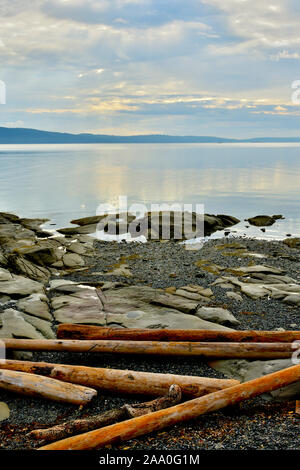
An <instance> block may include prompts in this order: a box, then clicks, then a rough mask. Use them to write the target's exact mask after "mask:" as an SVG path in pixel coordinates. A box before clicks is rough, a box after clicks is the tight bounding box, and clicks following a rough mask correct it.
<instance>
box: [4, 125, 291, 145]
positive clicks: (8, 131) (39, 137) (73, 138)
mask: <svg viewBox="0 0 300 470" xmlns="http://www.w3.org/2000/svg"><path fill="white" fill-rule="evenodd" d="M251 142H252V143H272V142H274V143H280V142H283V143H284V142H300V137H257V138H253V139H226V138H224V137H213V136H189V135H188V136H177V135H164V134H149V135H130V136H119V135H102V134H99V135H97V134H69V133H65V132H49V131H40V130H36V129H26V128H11V127H0V144H116V143H123V144H124V143H128V144H143V143H145V144H151V143H153V144H156V143H158V144H164V143H165V144H172V143H174V144H186V143H220V144H222V143H251Z"/></svg>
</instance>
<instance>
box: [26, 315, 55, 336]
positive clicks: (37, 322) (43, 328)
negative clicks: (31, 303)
mask: <svg viewBox="0 0 300 470" xmlns="http://www.w3.org/2000/svg"><path fill="white" fill-rule="evenodd" d="M20 313H21V312H20ZM21 315H22V317H23V318H24V320H25V321H26V322H27V323H30V325H32V326H33V327H34V328H35V329H36V330H37V331H38V332H40V333H41V334H42V335H43V337H44V338H46V339H55V338H56V336H55V334H54V332H53V330H52V328H51V323H50V322H49V321H47V320H42V319H41V318H37V317H36V316H32V315H27V314H26V313H21Z"/></svg>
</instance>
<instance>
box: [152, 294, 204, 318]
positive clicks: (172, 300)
mask: <svg viewBox="0 0 300 470" xmlns="http://www.w3.org/2000/svg"><path fill="white" fill-rule="evenodd" d="M151 303H153V304H159V305H162V306H164V307H171V308H175V309H176V310H179V311H180V312H183V313H190V314H193V313H195V312H196V309H197V306H198V303H199V302H197V301H193V300H190V299H184V298H181V297H179V296H176V295H172V294H157V295H156V296H155V297H154V299H153V300H152V301H151Z"/></svg>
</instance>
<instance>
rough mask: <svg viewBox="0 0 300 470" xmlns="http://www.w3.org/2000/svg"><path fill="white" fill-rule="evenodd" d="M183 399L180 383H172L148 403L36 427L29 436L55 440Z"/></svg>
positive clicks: (173, 403) (162, 407)
mask: <svg viewBox="0 0 300 470" xmlns="http://www.w3.org/2000/svg"><path fill="white" fill-rule="evenodd" d="M180 400H181V390H180V387H178V385H171V387H170V389H169V392H168V394H167V395H166V396H164V397H161V398H157V399H156V400H152V401H149V402H146V403H136V404H132V405H128V404H126V405H123V406H121V408H115V409H113V410H110V411H106V412H105V413H101V414H98V415H95V416H91V417H89V418H85V419H76V420H73V421H68V422H66V423H62V424H59V425H57V426H53V427H51V428H47V429H35V430H33V431H31V432H30V433H28V434H27V436H28V437H29V438H34V439H43V440H44V441H48V442H49V441H55V440H58V439H64V438H66V437H68V436H73V435H74V434H80V433H84V432H87V431H91V430H93V429H98V428H101V427H104V426H109V425H110V424H113V423H117V422H120V421H124V420H125V419H130V418H135V417H137V416H143V415H145V414H148V413H153V412H154V411H158V410H163V409H164V408H168V407H170V406H174V405H176V404H177V403H179V402H180Z"/></svg>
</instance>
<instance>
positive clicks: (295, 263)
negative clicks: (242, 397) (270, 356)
mask: <svg viewBox="0 0 300 470" xmlns="http://www.w3.org/2000/svg"><path fill="white" fill-rule="evenodd" d="M28 223H29V222H27V224H28ZM31 224H32V222H31ZM31 228H32V227H31ZM22 230H23V229H22ZM26 230H29V229H25V231H22V234H23V235H22V236H24V234H26V236H28V237H29V235H30V234H29V233H28V232H26ZM35 230H38V227H37V226H36V225H35ZM31 231H32V230H31ZM6 234H7V232H6ZM59 238H60V243H63V240H64V243H65V245H64V247H65V250H66V251H64V254H63V256H62V260H63V261H62V265H61V264H59V263H60V261H56V262H54V263H53V259H54V258H53V257H55V255H57V256H59V252H60V251H62V250H59V249H58V248H59V247H57V246H56V247H54V243H57V241H56V242H54V241H53V240H54V239H51V238H46V239H44V240H41V239H38V241H36V238H32V239H31V240H35V241H34V244H35V246H36V244H37V245H38V248H39V250H38V251H34V250H32V248H30V244H29V245H27V248H26V249H25V250H24V247H23V248H22V246H23V245H22V244H21V246H19V248H18V250H19V252H18V256H22V257H23V260H24V259H25V260H26V262H28V263H31V264H30V266H31V268H32V266H39V268H43V269H45V270H46V268H47V266H48V268H47V269H50V268H49V265H47V262H48V261H49V260H50V255H51V256H52V258H53V259H52V258H51V261H52V265H53V264H57V263H58V265H56V267H54V268H51V269H54V270H55V274H54V273H51V274H50V276H49V277H48V278H45V279H44V281H41V279H39V280H38V281H34V282H38V283H40V284H41V285H42V286H45V287H44V289H45V288H46V289H45V290H44V291H43V294H42V293H40V294H39V295H41V296H43V295H46V301H45V299H44V298H43V297H39V300H38V299H37V298H36V297H32V294H28V293H27V294H26V295H25V294H24V295H23V294H22V295H21V296H20V295H19V294H18V295H14V294H11V295H9V297H10V299H9V300H7V299H6V301H5V302H4V303H3V302H2V301H1V295H2V296H3V293H2V294H0V302H1V303H0V318H1V321H2V325H4V327H5V328H6V331H8V330H7V328H8V321H7V318H8V316H9V313H10V314H11V312H12V311H16V310H17V312H18V315H17V317H16V323H15V326H16V325H19V324H20V322H21V319H22V321H23V323H22V325H24V324H25V323H27V329H26V332H27V334H30V333H32V332H33V331H35V332H36V334H38V335H45V334H46V335H47V334H48V335H49V334H50V330H51V331H52V334H54V335H55V331H56V327H57V325H58V324H59V323H60V322H65V321H66V320H67V319H69V320H70V319H71V320H72V318H73V320H74V321H75V322H78V319H79V318H82V317H80V315H83V312H85V314H86V315H89V319H88V320H87V323H89V324H98V325H101V324H102V325H103V326H104V325H105V324H106V325H108V326H111V327H113V326H118V327H123V328H126V327H133V325H136V326H137V327H138V328H143V327H144V328H145V327H150V328H161V327H163V328H171V327H172V325H174V322H176V325H180V328H199V326H197V325H202V324H206V323H201V322H208V323H210V320H213V322H212V325H215V327H218V328H231V329H236V330H249V329H257V330H276V329H279V330H282V329H284V330H293V331H296V330H300V315H299V314H300V290H299V289H300V250H299V248H298V245H297V243H295V247H294V248H291V247H289V246H288V245H287V244H286V243H284V242H282V241H266V240H257V239H250V238H244V237H242V238H241V237H229V238H228V237H224V238H223V239H211V240H209V241H207V242H206V243H205V244H204V245H203V247H202V248H201V249H200V250H187V249H186V247H185V246H184V245H181V244H179V243H176V242H172V241H170V242H165V241H164V242H150V243H126V242H122V243H116V242H105V241H100V240H91V238H89V235H84V234H80V235H70V236H69V238H68V237H67V238H64V237H59ZM3 239H4V238H3V233H2V238H1V233H0V243H1V242H2V245H1V246H2V249H3ZM21 239H22V238H20V239H19V240H15V241H14V242H16V243H18V242H19V241H20V240H21ZM28 240H30V239H29V238H27V241H28ZM51 240H52V242H51V243H50V244H49V242H50V241H51ZM74 240H76V241H74ZM289 240H291V239H289ZM8 241H10V243H12V240H11V239H8V238H7V237H6V243H8ZM22 243H23V242H22ZM288 243H289V242H288ZM61 246H62V245H61ZM22 250H23V251H22ZM69 250H73V251H72V252H71V251H69ZM83 250H85V251H84V252H83ZM74 251H77V253H75V252H74ZM78 252H81V254H80V255H79V254H78ZM37 253H38V255H39V257H37ZM74 254H75V255H77V256H75V257H74V256H73V255H74ZM70 255H71V256H70ZM78 257H79V258H80V259H81V258H82V259H83V260H84V261H85V265H84V266H78V265H75V266H73V267H66V264H65V263H66V262H67V261H68V262H69V263H70V260H71V259H72V260H73V261H74V260H77V262H79V258H78ZM41 259H42V260H43V262H44V266H41V265H37V264H34V263H38V262H40V261H41ZM0 266H2V268H1V269H0V273H2V276H3V275H5V273H6V272H7V271H8V269H7V268H9V270H11V264H9V266H4V264H3V261H2V265H1V264H0ZM16 266H17V265H16ZM59 266H60V267H59ZM20 275H21V273H18V276H20ZM44 275H45V273H44ZM23 276H24V273H23ZM31 280H32V279H31ZM58 281H60V282H58ZM3 282H7V281H3ZM51 283H52V284H51ZM67 283H68V284H67ZM70 283H72V284H70ZM51 286H52V287H51ZM80 286H81V287H80ZM262 286H263V287H262ZM276 286H277V287H276ZM298 286H299V287H298ZM49 287H50V289H49ZM0 288H1V281H0ZM95 288H97V289H101V291H102V292H103V293H104V295H105V297H106V299H107V302H108V304H107V306H105V305H104V310H103V314H102V313H101V312H99V306H98V305H96V304H95V296H93V292H94V291H93V289H95ZM249 288H250V290H249ZM195 289H196V290H195ZM284 289H286V290H284ZM289 289H292V290H293V289H294V290H295V292H292V293H291V291H290V290H289ZM296 291H297V292H296ZM298 292H299V294H298ZM275 293H276V295H275ZM36 295H37V294H36ZM153 295H160V296H163V301H162V302H163V303H161V304H153V302H152V296H153ZM28 296H29V297H30V296H31V300H28ZM291 296H292V298H291ZM93 297H94V299H93ZM26 299H27V300H26ZM34 299H35V300H34ZM61 299H64V304H63V305H62V304H61ZM74 299H76V305H77V306H78V308H77V307H76V305H75V304H74ZM297 299H298V300H299V303H298V300H297ZM2 300H3V299H2ZM36 302H37V303H36ZM68 302H69V303H68ZM78 302H79V303H78ZM81 302H82V303H81ZM174 302H176V307H175V303H174ZM45 304H47V305H48V310H47V309H46V308H44V307H45ZM81 305H82V306H81ZM42 306H43V308H44V309H43V312H44V317H43V318H42V317H41V316H40V317H37V316H36V313H37V312H38V313H39V314H41V312H42V309H41V307H42ZM97 309H98V310H97ZM107 309H108V310H107ZM132 311H134V312H141V311H142V312H144V314H141V313H139V314H138V313H135V315H134V316H133V318H131V317H132V315H131V314H129V313H130V312H132ZM126 312H127V313H126ZM174 312H175V313H174ZM75 314H76V315H79V317H78V316H76V315H75ZM5 315H6V317H5V320H4V316H5ZM72 315H75V316H74V317H72ZM209 318H210V320H209ZM24 320H25V322H24ZM30 322H31V323H30ZM28 325H29V326H28ZM2 328H3V326H2ZM10 331H12V330H10ZM23 334H25V333H23ZM0 335H1V329H0ZM17 336H20V332H19V333H18V335H17ZM2 337H3V336H2ZM46 337H47V336H46ZM0 338H1V336H0ZM32 360H35V361H46V362H56V363H66V364H68V363H69V364H78V365H91V366H95V367H97V366H98V367H110V368H119V369H129V370H130V369H131V370H143V371H149V372H151V371H152V372H173V373H178V374H182V375H203V376H209V377H217V378H229V377H230V376H231V377H232V378H238V379H239V380H241V381H244V380H248V379H249V377H252V378H253V374H254V375H255V374H260V375H262V374H264V373H266V370H269V371H273V370H274V368H275V370H276V368H277V370H278V368H279V369H280V368H282V367H288V363H287V362H289V360H280V359H279V360H275V361H246V360H227V361H222V360H220V361H216V362H217V363H215V364H214V365H213V366H212V365H211V364H209V363H208V362H207V361H203V360H200V359H198V358H192V357H191V358H183V357H182V358H180V357H177V358H176V357H173V358H168V357H156V358H155V357H152V358H151V357H149V356H148V357H146V356H143V357H142V356H130V355H128V356H123V357H120V356H114V355H112V354H102V355H100V354H94V355H93V354H91V353H90V354H78V353H77V354H71V353H46V352H44V353H34V354H33V356H32ZM272 368H273V369H272ZM296 385H297V387H296V388H295V387H294V388H289V389H288V387H287V389H288V390H283V391H281V392H278V393H275V392H274V393H273V394H266V396H263V397H258V398H256V399H254V400H251V401H249V402H247V403H244V404H242V405H237V406H235V407H233V408H232V409H224V410H222V411H220V412H217V413H213V414H212V415H205V416H202V417H200V418H199V419H197V420H195V421H194V422H193V423H189V422H188V423H185V424H182V425H177V426H175V427H174V428H171V429H168V430H166V432H164V433H158V434H157V433H154V434H151V435H149V436H143V437H141V438H139V439H135V440H133V441H130V442H126V443H124V444H122V445H120V446H115V447H113V449H114V450H122V448H129V449H143V450H145V449H147V450H151V449H153V450H154V449H170V450H172V449H175V450H178V449H193V450H195V449H198V450H199V449H215V450H217V449H228V450H233V449H234V450H237V449H261V448H264V449H277V450H278V449H299V440H298V438H297V436H298V434H297V433H299V427H298V426H299V425H298V424H297V423H298V421H297V419H296V417H295V415H294V414H293V412H294V408H295V407H294V404H295V397H296V396H297V393H298V394H299V390H300V384H296ZM143 400H144V397H140V401H143ZM0 401H2V402H5V403H6V404H7V405H8V407H9V409H10V417H9V419H7V420H4V421H2V422H0V440H1V447H0V448H2V449H7V450H16V449H19V450H23V449H30V448H36V447H38V446H39V445H40V443H39V442H32V441H29V440H28V439H27V438H26V437H25V436H24V433H25V430H26V432H29V431H30V430H32V429H34V428H38V427H45V426H46V425H50V424H54V423H59V422H61V420H63V419H72V418H75V417H79V416H89V415H90V414H91V413H99V412H102V411H105V410H109V409H111V408H113V407H118V406H121V405H122V404H124V403H134V402H136V401H137V397H131V396H129V397H126V396H122V397H121V396H118V395H113V394H108V393H103V392H99V393H98V397H97V398H96V399H95V400H94V401H93V402H92V403H91V404H89V405H88V406H86V407H85V408H84V409H83V410H79V409H78V408H76V407H74V406H73V405H67V404H58V403H54V402H50V401H46V400H38V399H31V398H26V397H19V396H18V395H13V394H9V393H6V392H4V391H0ZM262 423H264V424H263V425H262Z"/></svg>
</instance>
